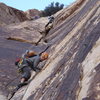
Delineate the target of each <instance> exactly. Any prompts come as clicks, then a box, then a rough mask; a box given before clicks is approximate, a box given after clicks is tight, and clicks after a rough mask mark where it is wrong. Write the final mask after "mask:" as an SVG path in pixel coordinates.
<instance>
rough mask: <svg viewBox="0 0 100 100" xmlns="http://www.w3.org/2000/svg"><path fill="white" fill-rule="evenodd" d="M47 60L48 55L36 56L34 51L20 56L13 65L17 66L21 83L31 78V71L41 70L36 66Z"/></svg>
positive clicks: (44, 53) (45, 53)
mask: <svg viewBox="0 0 100 100" xmlns="http://www.w3.org/2000/svg"><path fill="white" fill-rule="evenodd" d="M47 58H48V53H47V52H43V53H41V54H40V55H39V54H36V52H34V51H28V52H27V53H25V54H23V55H22V58H20V59H19V60H18V61H16V62H15V65H17V66H18V68H19V70H20V72H21V73H22V78H21V83H24V82H25V81H27V80H28V79H29V78H30V77H31V69H32V70H34V71H36V72H37V71H39V70H41V69H40V68H39V67H38V64H39V63H40V62H42V61H44V60H46V59H47Z"/></svg>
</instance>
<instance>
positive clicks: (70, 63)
mask: <svg viewBox="0 0 100 100" xmlns="http://www.w3.org/2000/svg"><path fill="white" fill-rule="evenodd" d="M9 27H10V26H9ZM3 31H4V30H3ZM5 33H6V32H5ZM45 39H46V41H47V43H48V44H51V47H49V49H48V50H47V52H48V53H49V59H48V60H47V62H46V64H45V66H44V67H43V69H42V71H41V72H39V73H37V74H36V73H35V72H33V77H32V81H31V82H30V83H29V84H28V85H27V86H25V87H23V88H22V89H20V90H19V91H18V92H17V93H16V94H15V95H14V97H13V98H12V100H100V78H99V77H100V53H99V52H100V1H99V0H78V1H77V2H76V3H74V4H72V5H71V6H69V7H67V8H65V9H63V10H62V11H60V12H59V13H57V14H56V15H55V21H54V27H53V28H52V29H51V30H50V32H49V34H48V35H47V36H46V37H45ZM37 47H39V45H38V46H37ZM33 49H34V47H33ZM15 50H16V49H15Z"/></svg>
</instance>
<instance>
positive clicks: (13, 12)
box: [0, 3, 28, 26]
mask: <svg viewBox="0 0 100 100" xmlns="http://www.w3.org/2000/svg"><path fill="white" fill-rule="evenodd" d="M25 20H28V18H27V17H26V15H25V13H24V12H23V11H20V10H17V9H15V8H12V7H9V6H7V5H5V4H3V3H0V26H3V25H7V24H11V23H18V22H23V21H25Z"/></svg>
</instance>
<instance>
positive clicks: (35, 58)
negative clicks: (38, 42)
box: [8, 47, 48, 100]
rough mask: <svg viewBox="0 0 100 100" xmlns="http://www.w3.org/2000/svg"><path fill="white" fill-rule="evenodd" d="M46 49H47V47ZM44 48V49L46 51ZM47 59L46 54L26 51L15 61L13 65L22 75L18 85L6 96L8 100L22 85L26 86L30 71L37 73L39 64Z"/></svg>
mask: <svg viewBox="0 0 100 100" xmlns="http://www.w3.org/2000/svg"><path fill="white" fill-rule="evenodd" d="M47 48H48V47H47ZM47 48H46V49H47ZM47 59H48V53H47V52H41V53H40V54H36V53H35V52H34V51H29V50H28V51H26V52H25V53H24V54H23V55H22V57H21V58H19V59H17V60H16V61H15V65H16V66H17V67H18V69H19V72H20V73H21V74H22V76H21V81H20V84H18V85H17V87H16V88H15V89H14V91H13V92H12V93H11V94H10V97H9V96H8V100H10V99H11V98H12V97H13V95H14V94H15V93H16V91H17V90H18V89H19V88H21V87H22V86H24V85H27V81H28V80H29V79H30V77H31V70H33V71H35V72H38V71H40V70H41V69H40V68H39V67H38V65H39V63H40V62H42V61H44V60H47Z"/></svg>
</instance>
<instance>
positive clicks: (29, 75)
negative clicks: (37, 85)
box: [22, 66, 31, 81]
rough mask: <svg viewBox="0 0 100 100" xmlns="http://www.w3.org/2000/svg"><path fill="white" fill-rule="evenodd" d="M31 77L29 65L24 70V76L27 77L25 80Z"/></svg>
mask: <svg viewBox="0 0 100 100" xmlns="http://www.w3.org/2000/svg"><path fill="white" fill-rule="evenodd" d="M30 77H31V70H30V68H29V67H27V66H26V67H24V68H23V70H22V78H25V81H27V80H29V78H30Z"/></svg>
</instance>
